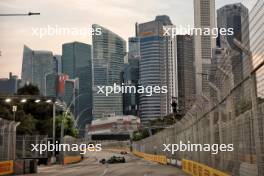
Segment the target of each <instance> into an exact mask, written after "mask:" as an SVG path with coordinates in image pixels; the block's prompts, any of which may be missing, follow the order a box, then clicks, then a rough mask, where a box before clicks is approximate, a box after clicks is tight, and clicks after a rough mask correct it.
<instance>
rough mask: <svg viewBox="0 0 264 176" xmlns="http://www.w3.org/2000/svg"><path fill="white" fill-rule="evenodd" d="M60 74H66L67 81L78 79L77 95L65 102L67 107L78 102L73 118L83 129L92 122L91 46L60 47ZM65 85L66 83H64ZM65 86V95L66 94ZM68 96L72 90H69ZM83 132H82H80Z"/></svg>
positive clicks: (73, 43) (82, 44)
mask: <svg viewBox="0 0 264 176" xmlns="http://www.w3.org/2000/svg"><path fill="white" fill-rule="evenodd" d="M62 73H64V74H67V75H68V77H69V79H71V80H75V79H78V82H79V87H78V90H79V92H78V95H77V96H70V95H67V97H70V98H71V101H70V100H65V101H66V102H67V103H68V105H69V103H70V102H72V101H75V102H77V101H78V104H79V106H78V107H77V106H75V110H74V111H75V114H74V115H75V118H77V116H78V117H79V118H78V127H79V129H84V126H85V124H86V123H90V122H91V120H92V50H91V45H88V44H85V43H80V42H72V43H66V44H63V46H62ZM66 85H67V83H66ZM66 85H65V94H68V91H67V90H68V89H67V86H66ZM69 91H70V94H71V93H72V88H70V89H69ZM81 132H83V130H81Z"/></svg>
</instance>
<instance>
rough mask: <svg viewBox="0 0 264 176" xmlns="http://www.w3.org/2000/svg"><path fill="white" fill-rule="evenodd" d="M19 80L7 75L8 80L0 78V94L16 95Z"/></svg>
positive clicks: (10, 74)
mask: <svg viewBox="0 0 264 176" xmlns="http://www.w3.org/2000/svg"><path fill="white" fill-rule="evenodd" d="M19 82H20V81H19V79H18V77H17V76H15V75H12V73H11V72H10V73H9V78H0V94H15V93H17V89H18V84H19Z"/></svg>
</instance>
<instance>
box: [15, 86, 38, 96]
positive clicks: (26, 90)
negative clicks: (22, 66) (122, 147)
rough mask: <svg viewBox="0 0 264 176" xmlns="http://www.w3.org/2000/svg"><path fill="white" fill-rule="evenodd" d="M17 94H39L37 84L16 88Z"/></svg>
mask: <svg viewBox="0 0 264 176" xmlns="http://www.w3.org/2000/svg"><path fill="white" fill-rule="evenodd" d="M17 94H18V95H40V91H39V89H38V87H37V86H34V85H32V84H28V85H25V86H24V87H22V88H20V89H18V90H17Z"/></svg>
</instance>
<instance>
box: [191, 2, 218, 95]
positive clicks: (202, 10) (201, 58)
mask: <svg viewBox="0 0 264 176" xmlns="http://www.w3.org/2000/svg"><path fill="white" fill-rule="evenodd" d="M194 27H195V28H199V29H200V28H201V29H202V30H203V31H204V28H210V29H213V28H215V0H194ZM215 45H216V42H215V39H214V38H213V36H212V35H204V34H202V35H200V34H198V35H195V36H194V48H195V52H194V55H195V74H196V75H195V77H196V79H195V80H196V95H197V96H199V95H202V94H204V95H207V96H208V95H209V85H208V77H209V73H210V65H211V58H212V48H214V47H215Z"/></svg>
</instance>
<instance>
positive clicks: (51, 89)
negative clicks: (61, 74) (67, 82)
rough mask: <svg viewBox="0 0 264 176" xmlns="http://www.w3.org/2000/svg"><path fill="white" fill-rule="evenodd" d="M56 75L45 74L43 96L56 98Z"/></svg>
mask: <svg viewBox="0 0 264 176" xmlns="http://www.w3.org/2000/svg"><path fill="white" fill-rule="evenodd" d="M57 83H58V75H57V73H55V72H54V73H50V74H46V76H45V96H51V97H56V96H57Z"/></svg>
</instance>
